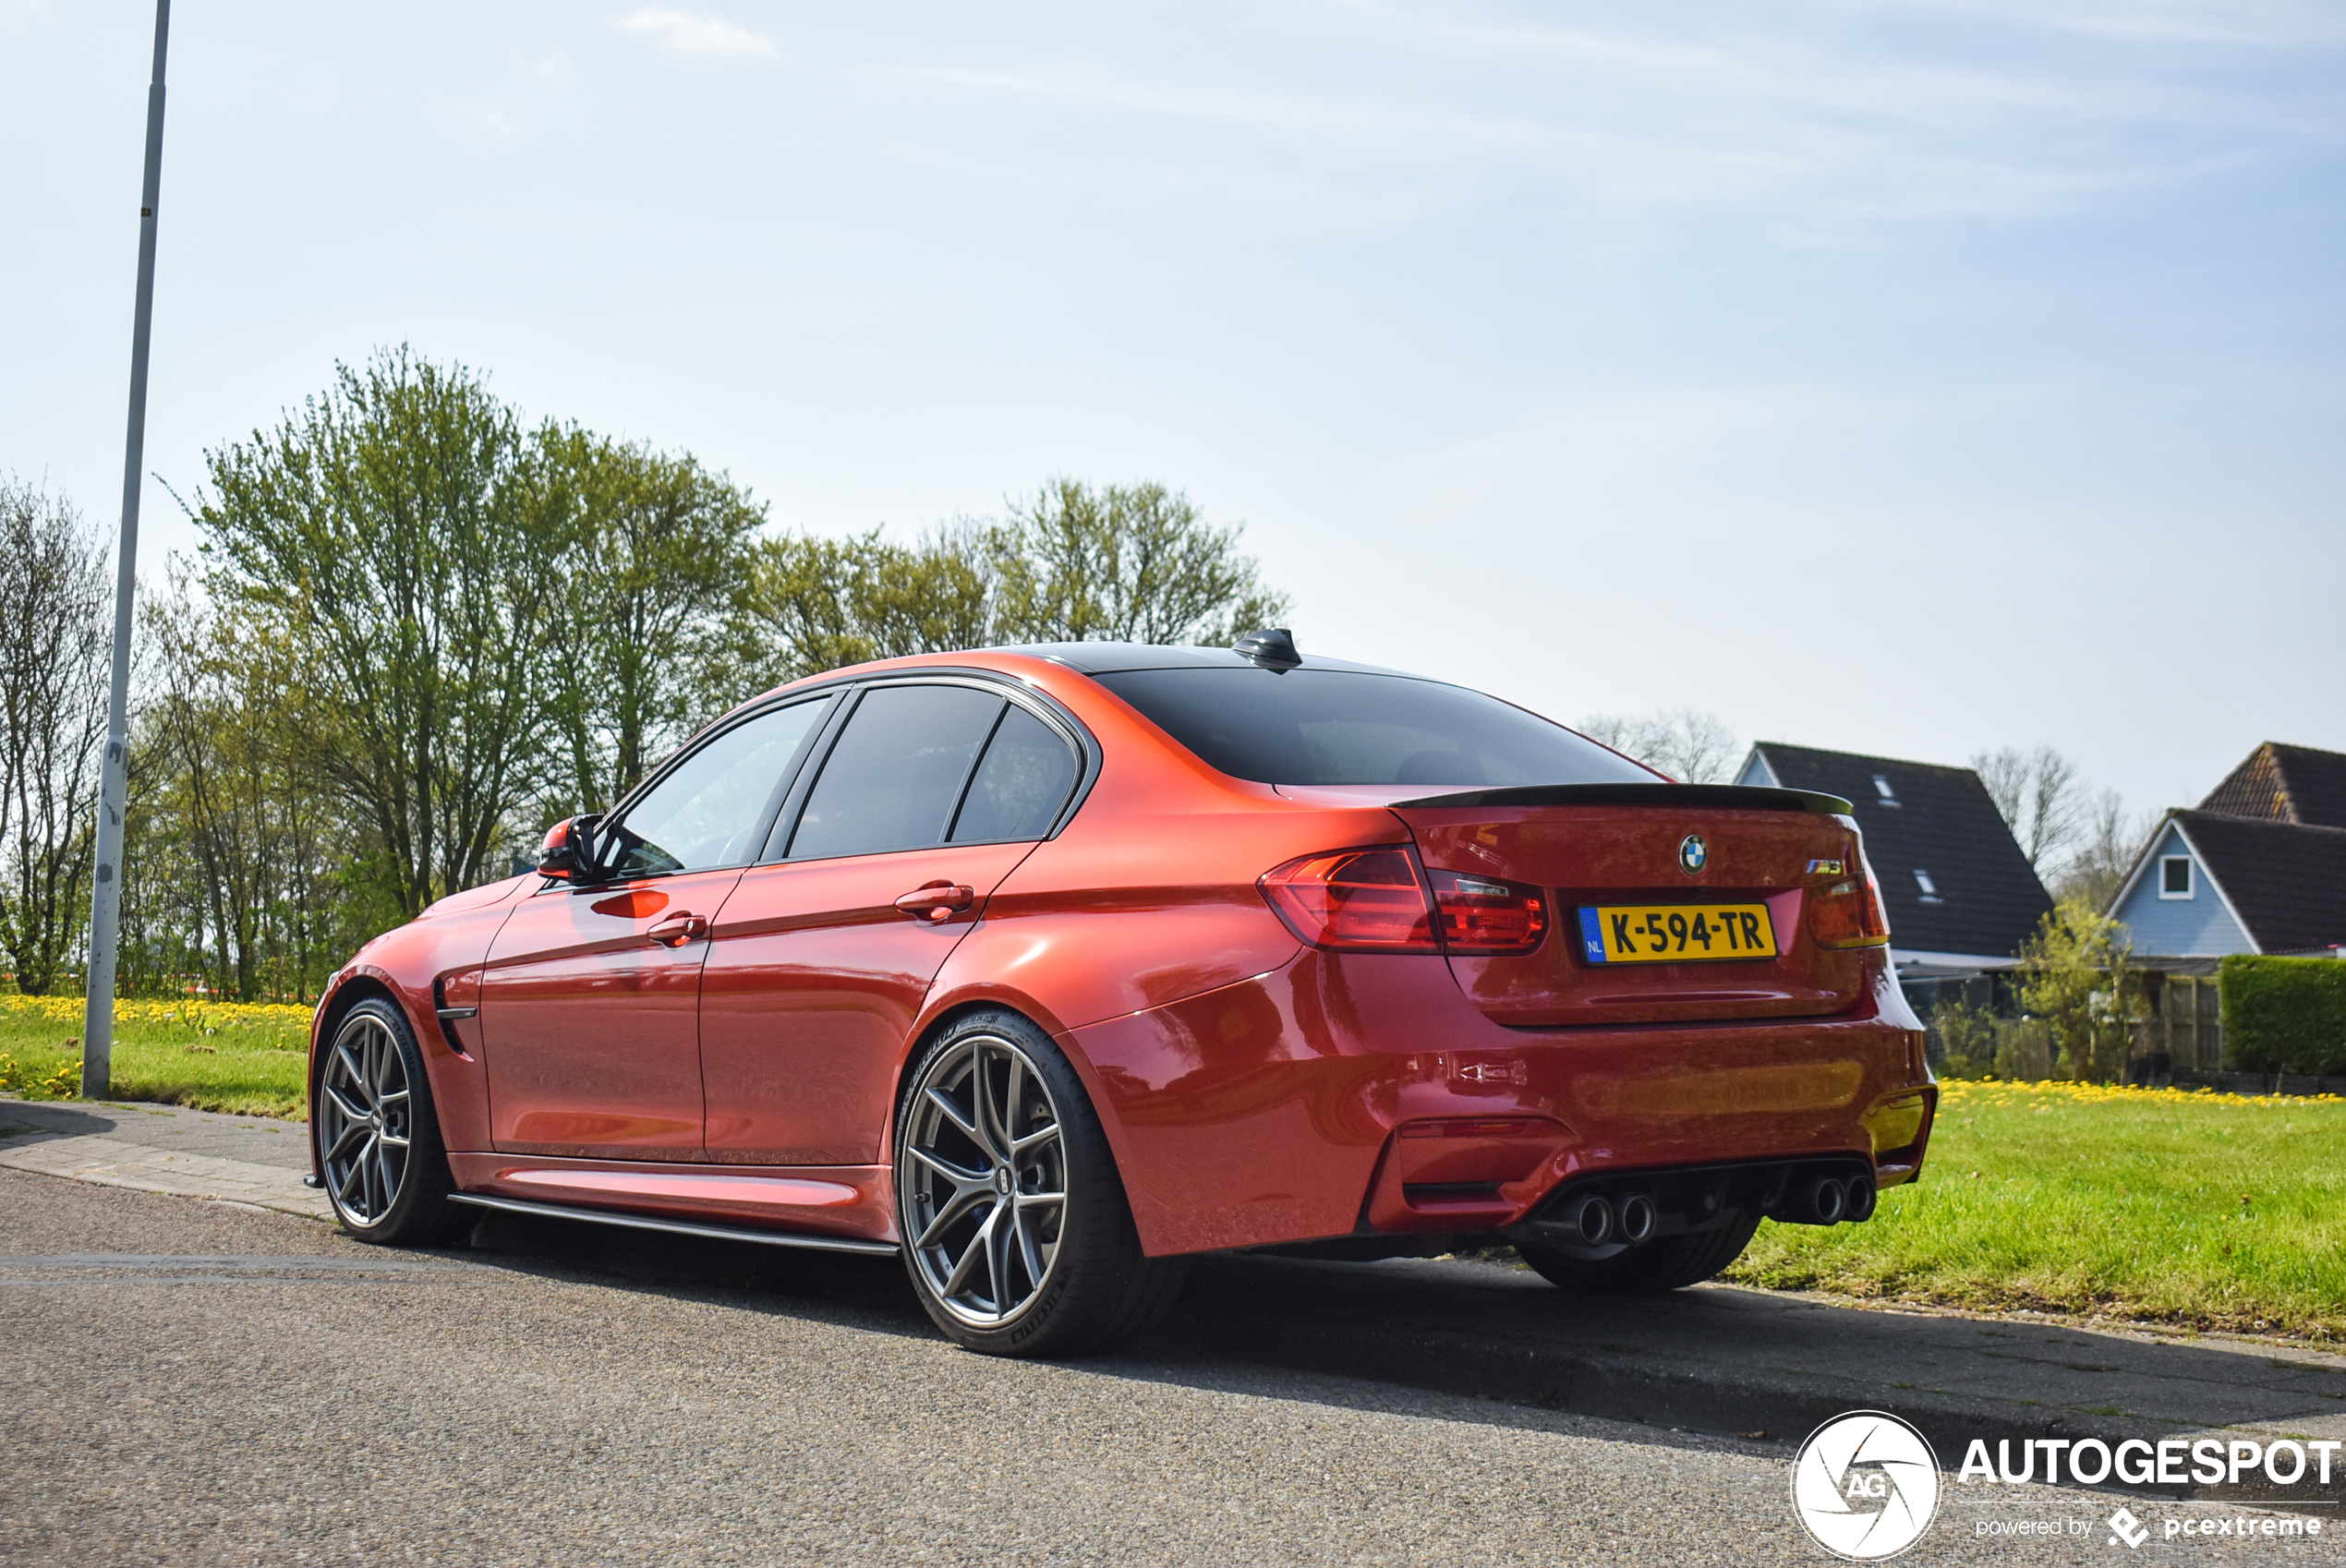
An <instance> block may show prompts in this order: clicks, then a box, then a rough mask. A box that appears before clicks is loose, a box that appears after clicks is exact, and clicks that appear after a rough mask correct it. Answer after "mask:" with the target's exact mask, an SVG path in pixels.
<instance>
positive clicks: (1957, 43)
mask: <svg viewBox="0 0 2346 1568" xmlns="http://www.w3.org/2000/svg"><path fill="white" fill-rule="evenodd" d="M152 18H153V13H152V10H151V7H148V6H144V5H139V4H127V3H123V0H71V3H69V4H68V3H59V0H0V472H13V473H14V474H16V475H17V476H19V477H23V478H27V479H30V480H33V481H35V482H38V483H43V484H45V485H46V486H47V487H48V488H50V489H51V490H52V491H53V492H54V493H57V494H60V495H63V496H65V497H67V498H68V499H69V500H70V501H72V502H73V503H75V504H76V505H78V506H79V508H80V509H81V510H82V512H83V513H85V514H86V515H87V516H88V517H89V518H90V519H91V521H92V522H93V523H94V524H98V525H103V526H105V527H108V528H111V527H112V526H113V525H114V523H115V518H116V515H117V511H118V506H119V501H118V498H119V495H120V487H121V482H122V481H121V473H122V420H123V408H124V397H125V390H126V387H127V369H128V340H129V322H130V303H131V289H132V282H133V271H134V264H135V260H136V253H137V241H138V227H137V205H138V187H139V159H140V152H141V147H142V136H143V115H144V108H145V100H146V82H147V74H148V63H149V58H150V50H151V30H152V25H153V20H152ZM169 75H170V90H169V92H170V97H169V117H168V122H167V128H166V132H165V149H164V159H163V201H162V207H161V220H160V232H161V241H160V260H159V271H158V283H157V292H156V313H155V328H154V347H153V372H152V392H151V399H152V401H151V410H150V416H149V427H148V432H149V433H148V444H147V450H146V464H145V466H146V469H147V471H148V473H149V475H150V478H149V479H148V481H147V483H146V487H145V489H144V492H143V493H144V497H145V501H144V525H143V531H142V539H141V545H140V557H139V559H140V564H141V569H142V572H144V573H146V574H147V575H149V576H150V577H156V576H159V575H160V573H161V572H162V570H163V562H164V561H165V559H166V557H167V556H169V555H170V554H171V553H173V552H183V553H184V552H186V551H187V550H189V549H192V547H193V545H194V543H195V534H194V530H193V528H192V526H191V525H189V524H188V522H187V518H186V516H185V515H184V513H182V512H181V510H180V508H179V506H178V504H177V503H176V502H175V501H174V500H173V498H172V495H171V493H170V491H169V490H166V489H165V488H164V486H165V485H168V486H169V487H170V488H171V489H175V490H176V491H177V492H178V493H179V494H180V495H183V496H192V495H193V493H194V492H195V491H196V489H197V488H199V487H200V485H201V483H202V480H203V475H204V453H205V452H207V451H208V450H216V449H218V448H220V447H222V446H223V445H224V444H226V443H228V442H232V441H235V440H241V439H245V438H246V437H248V435H249V434H250V433H251V432H252V431H254V430H255V429H256V428H261V427H265V426H271V425H273V424H274V423H275V422H276V421H277V420H278V419H279V418H280V417H281V416H283V414H284V411H285V410H287V409H289V408H295V407H297V406H298V405H299V404H300V402H301V400H302V399H303V398H304V397H305V396H308V395H311V394H313V393H316V392H320V391H321V390H323V389H324V388H325V387H326V386H327V385H328V384H329V383H330V381H331V380H332V377H333V368H334V366H335V364H336V362H337V361H358V360H362V359H364V358H365V357H366V356H368V355H369V353H370V352H372V351H373V350H375V349H376V348H378V347H380V346H383V345H390V344H410V345H412V346H413V348H414V349H415V350H416V351H417V352H419V353H422V354H425V355H428V356H432V357H434V358H439V359H442V360H459V361H462V362H463V363H465V364H467V365H469V366H473V367H475V368H479V369H481V370H483V371H485V372H487V373H488V374H489V375H490V384H491V385H492V387H493V388H494V389H495V390H496V391H497V392H499V393H500V394H501V395H502V396H504V397H505V398H507V399H509V400H511V401H513V402H514V403H515V404H518V405H520V406H521V407H522V408H523V409H524V410H525V411H526V412H527V413H528V414H530V415H532V416H559V417H561V418H563V419H574V420H577V421H579V422H581V423H583V424H585V425H586V426H588V427H590V428H596V429H599V430H603V431H606V432H609V433H611V434H615V435H620V436H623V437H626V438H630V439H635V440H648V441H650V442H653V443H655V444H657V445H659V446H661V447H664V448H669V449H679V450H688V451H690V452H693V453H695V455H697V456H698V457H699V458H700V459H701V460H702V461H704V462H705V463H707V464H710V465H712V466H714V467H718V468H721V469H723V470H726V471H727V472H729V473H730V474H731V475H732V477H733V478H734V479H736V480H737V481H739V482H741V483H743V484H745V485H747V486H748V487H750V488H751V489H752V490H753V491H754V492H755V493H756V496H758V497H759V498H761V499H762V500H764V501H766V502H767V503H768V507H769V508H770V513H769V515H770V518H771V521H772V525H773V526H774V527H775V528H777V529H805V530H812V531H816V532H825V533H836V532H844V531H848V530H860V529H864V528H868V527H870V526H873V525H888V526H889V527H890V528H892V529H895V530H899V531H902V532H907V533H909V532H912V531H915V530H918V529H921V528H924V527H927V526H930V525H936V524H938V523H943V522H948V521H951V520H954V519H957V518H962V517H983V516H990V515H999V514H1000V513H1002V512H1003V511H1004V510H1005V508H1006V506H1007V505H1008V504H1009V502H1010V500H1011V499H1012V498H1015V497H1018V496H1020V495H1022V494H1026V493H1031V492H1032V491H1034V489H1035V488H1037V487H1038V486H1039V485H1040V484H1041V483H1042V481H1043V480H1044V479H1046V477H1049V476H1055V475H1071V476H1078V477H1081V478H1085V479H1089V480H1093V481H1094V482H1107V481H1130V480H1138V479H1143V478H1148V479H1156V480H1160V481H1162V482H1164V483H1166V484H1167V485H1170V486H1172V487H1174V488H1178V489H1180V490H1182V491H1184V492H1186V493H1187V494H1188V495H1189V497H1190V498H1191V501H1194V502H1195V503H1197V505H1198V506H1199V507H1200V508H1201V509H1202V510H1203V513H1205V515H1206V516H1207V517H1208V518H1209V519H1210V520H1212V521H1215V522H1217V523H1224V524H1243V525H1244V527H1245V535H1244V538H1245V543H1246V548H1247V549H1249V550H1250V551H1251V552H1252V553H1253V554H1254V555H1256V556H1257V557H1258V558H1259V560H1260V561H1261V563H1262V568H1263V572H1264V575H1265V576H1266V577H1267V578H1268V579H1269V580H1270V581H1271V582H1273V583H1274V584H1275V585H1278V586H1280V587H1282V588H1284V589H1286V590H1287V591H1288V593H1289V594H1290V595H1291V597H1292V600H1293V611H1292V616H1291V622H1292V625H1293V626H1294V629H1295V632H1296V636H1297V640H1298V642H1299V644H1300V645H1301V647H1302V648H1303V650H1304V651H1305V653H1306V655H1307V657H1308V655H1309V654H1310V653H1311V652H1312V650H1314V649H1319V650H1323V651H1325V652H1328V653H1330V654H1335V655H1340V656H1342V657H1349V658H1356V659H1362V660H1367V661H1370V662H1373V663H1381V664H1386V665H1392V666H1396V667H1399V668H1402V669H1413V670H1417V671H1421V672H1423V673H1427V674H1433V675H1438V676H1442V677H1445V678H1448V679H1453V680H1458V681H1466V682H1469V683H1471V684H1474V685H1477V686H1481V687H1482V688H1484V689H1486V690H1490V691H1493V692H1495V693H1497V694H1500V695H1503V696H1506V697H1508V698H1510V699H1512V700H1515V701H1518V702H1521V703H1523V704H1525V705H1526V706H1531V707H1534V708H1537V709H1540V710H1541V711H1543V712H1547V713H1549V714H1551V715H1553V716H1554V717H1557V718H1564V719H1566V720H1567V721H1569V720H1574V719H1578V718H1583V717H1585V716H1588V715H1591V714H1597V713H1641V712H1646V711H1651V710H1654V709H1658V708H1664V707H1679V706H1692V707H1696V708H1699V709H1705V710H1709V711H1712V712H1715V713H1717V714H1719V715H1720V716H1722V717H1723V718H1725V719H1726V720H1727V721H1728V722H1729V723H1730V724H1731V725H1732V726H1733V727H1734V728H1735V730H1736V731H1737V732H1738V733H1739V734H1740V735H1742V736H1743V737H1745V738H1746V739H1747V740H1748V739H1768V740H1776V741H1785V742H1795V743H1800V744H1808V745H1818V746H1826V747H1832V748H1837V749H1843V750H1849V751H1860V752H1870V753H1876V754H1885V755H1891V756H1899V757H1907V758H1913V759H1917V760H1922V761H1928V762H1961V761H1962V760H1964V759H1965V757H1966V756H1968V755H1970V754H1973V753H1975V752H1977V751H1979V750H1981V749H1985V748H1994V747H1999V746H2004V745H2022V746H2033V745H2037V744H2039V743H2050V744H2052V745H2055V746H2058V747H2059V748H2061V749H2062V751H2064V752H2066V753H2068V754H2071V755H2072V756H2073V757H2074V758H2075V759H2076V760H2077V762H2078V763H2079V765H2080V767H2081V770H2082V772H2083V774H2084V775H2085V777H2086V779H2087V780H2088V781H2089V782H2091V783H2092V784H2094V785H2096V786H2098V787H2108V788H2114V789H2117V790H2120V791H2122V793H2123V795H2124V797H2125V799H2126V801H2127V802H2128V803H2129V805H2130V806H2132V807H2134V808H2135V809H2138V810H2142V809H2154V808H2158V807H2162V806H2166V805H2172V804H2190V803H2194V802H2195V801H2196V800H2197V798H2198V797H2199V796H2200V795H2201V794H2203V793H2205V792H2206V791H2207V790H2208V789H2209V788H2210V787H2212V786H2213V785H2214V784H2215V783H2216V782H2217V781H2218V780H2219V778H2221V777H2222V776H2223V775H2224V774H2225V773H2226V772H2227V771H2229V770H2230V768H2231V766H2233V765H2234V764H2235V763H2237V762H2238V761H2239V760H2240V758H2241V757H2243V755H2245V754H2247V753H2248V751H2249V750H2250V749H2251V748H2252V747H2254V746H2255V744H2256V743H2257V742H2261V741H2265V740H2268V739H2269V740H2281V741H2288V742H2296V743H2300V744H2306V745H2315V746H2323V747H2328V748H2332V749H2337V750H2346V657H2341V656H2346V610H2342V609H2341V604H2342V603H2346V353H2341V350H2342V349H2346V331H2342V330H2341V329H2342V328H2346V10H2341V9H2340V7H2338V6H2334V5H2320V4H2299V3H2296V0H1910V3H1907V4H1899V5H1883V4H1863V3H1859V0H1781V3H1779V4H1777V5H1773V6H1766V7H1751V6H1738V5H1729V4H1711V3H1702V0H1689V3H1686V4H1678V5H1673V6H1653V5H1651V4H1605V3H1591V4H1581V5H1556V4H1549V5H1542V6H1531V5H1521V6H1516V5H1505V4H1477V3H1473V0H1465V3H1455V4H1446V5H1438V6H1437V5H1410V4H1379V3H1354V0H1251V3H1249V4H1244V5H1232V4H1223V3H1220V0H1189V3H1186V4H1183V5H1180V6H1096V5H1074V4H1068V5H1051V4H1030V5H1020V4H998V5H989V6H964V5H947V4H925V3H915V0H888V3H885V4H878V5H868V6H780V5H758V4H751V3H748V0H728V3H727V4H725V5H723V6H715V7H711V6H700V5H694V6H686V7H683V8H671V7H669V6H635V5H631V4H627V3H625V0H623V3H621V4H619V5H616V6H593V5H575V4H570V5H529V4H521V3H509V4H501V5H498V6H477V5H454V4H429V3H411V4H404V5H401V6H356V5H349V4H330V5H320V4H318V3H316V0H303V3H291V0H279V3H273V4H272V3H267V0H253V3H248V4H244V5H239V6H200V5H188V4H184V3H183V5H182V6H180V7H179V8H178V9H177V11H176V13H175V18H174V32H173V36H172V44H171V55H170V72H169Z"/></svg>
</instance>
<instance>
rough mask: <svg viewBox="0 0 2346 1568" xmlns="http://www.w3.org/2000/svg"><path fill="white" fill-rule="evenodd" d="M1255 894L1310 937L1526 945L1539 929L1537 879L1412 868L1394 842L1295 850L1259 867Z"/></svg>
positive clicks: (1426, 948) (1452, 946) (1370, 945)
mask: <svg viewBox="0 0 2346 1568" xmlns="http://www.w3.org/2000/svg"><path fill="white" fill-rule="evenodd" d="M1263 893H1264V897H1265V898H1267V899H1270V900H1271V907H1272V908H1273V909H1274V910H1276V911H1278V914H1279V918H1280V919H1281V920H1284V921H1286V922H1287V923H1288V929H1289V930H1291V931H1293V932H1294V933H1295V934H1296V935H1298V936H1300V937H1301V938H1303V940H1305V941H1306V942H1309V943H1311V944H1312V946H1313V947H1343V948H1354V949H1360V950H1365V951H1373V952H1380V953H1432V952H1438V951H1441V950H1443V949H1445V948H1446V949H1448V950H1449V951H1451V952H1453V953H1528V952H1530V950H1531V949H1532V948H1534V947H1538V946H1539V945H1540V939H1541V938H1542V937H1543V936H1545V935H1547V930H1548V900H1547V896H1546V895H1545V894H1543V893H1542V892H1541V890H1540V889H1539V888H1537V887H1523V886H1521V885H1520V884H1518V883H1514V882H1500V881H1497V880H1495V879H1493V878H1491V877H1487V876H1465V875H1461V874H1458V873H1457V872H1454V871H1437V872H1434V873H1433V874H1432V875H1431V876H1427V875H1425V874H1421V872H1420V871H1419V869H1418V863H1417V857H1415V856H1414V855H1412V854H1410V853H1409V850H1405V849H1401V848H1398V847H1392V848H1380V849H1373V850H1330V851H1328V852H1327V853H1325V854H1318V855H1305V856H1304V857H1302V858H1301V859H1300V860H1292V861H1289V862H1287V863H1286V864H1285V865H1283V866H1280V867H1278V868H1277V869H1276V870H1273V871H1268V872H1265V873H1264V875H1263Z"/></svg>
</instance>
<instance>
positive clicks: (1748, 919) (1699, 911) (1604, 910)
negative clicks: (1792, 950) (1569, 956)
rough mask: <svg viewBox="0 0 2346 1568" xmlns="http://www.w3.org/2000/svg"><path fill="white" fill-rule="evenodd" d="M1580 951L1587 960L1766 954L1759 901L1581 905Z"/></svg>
mask: <svg viewBox="0 0 2346 1568" xmlns="http://www.w3.org/2000/svg"><path fill="white" fill-rule="evenodd" d="M1580 952H1581V956H1582V957H1583V958H1585V959H1588V960H1589V962H1590V963H1592V964H1683V963H1692V962H1699V961H1700V960H1702V959H1772V958H1774V957H1775V956H1776V928H1775V926H1774V925H1773V924H1772V923H1770V921H1769V919H1768V906H1767V905H1765V904H1595V905H1588V904H1584V905H1582V906H1581V909H1580Z"/></svg>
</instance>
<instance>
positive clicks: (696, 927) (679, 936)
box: [644, 910, 708, 947]
mask: <svg viewBox="0 0 2346 1568" xmlns="http://www.w3.org/2000/svg"><path fill="white" fill-rule="evenodd" d="M644 935H646V936H647V937H649V938H650V939H651V941H652V943H653V945H654V946H655V947H683V945H684V944H685V943H687V942H690V941H693V940H694V939H695V938H696V937H702V936H706V935H708V922H707V921H705V920H703V919H701V917H700V916H698V915H696V914H694V913H692V912H691V911H688V910H677V911H672V912H671V913H669V914H664V915H662V916H660V917H659V919H658V920H656V921H654V922H652V923H651V928H650V929H649V930H648V931H647V932H645V933H644Z"/></svg>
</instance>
